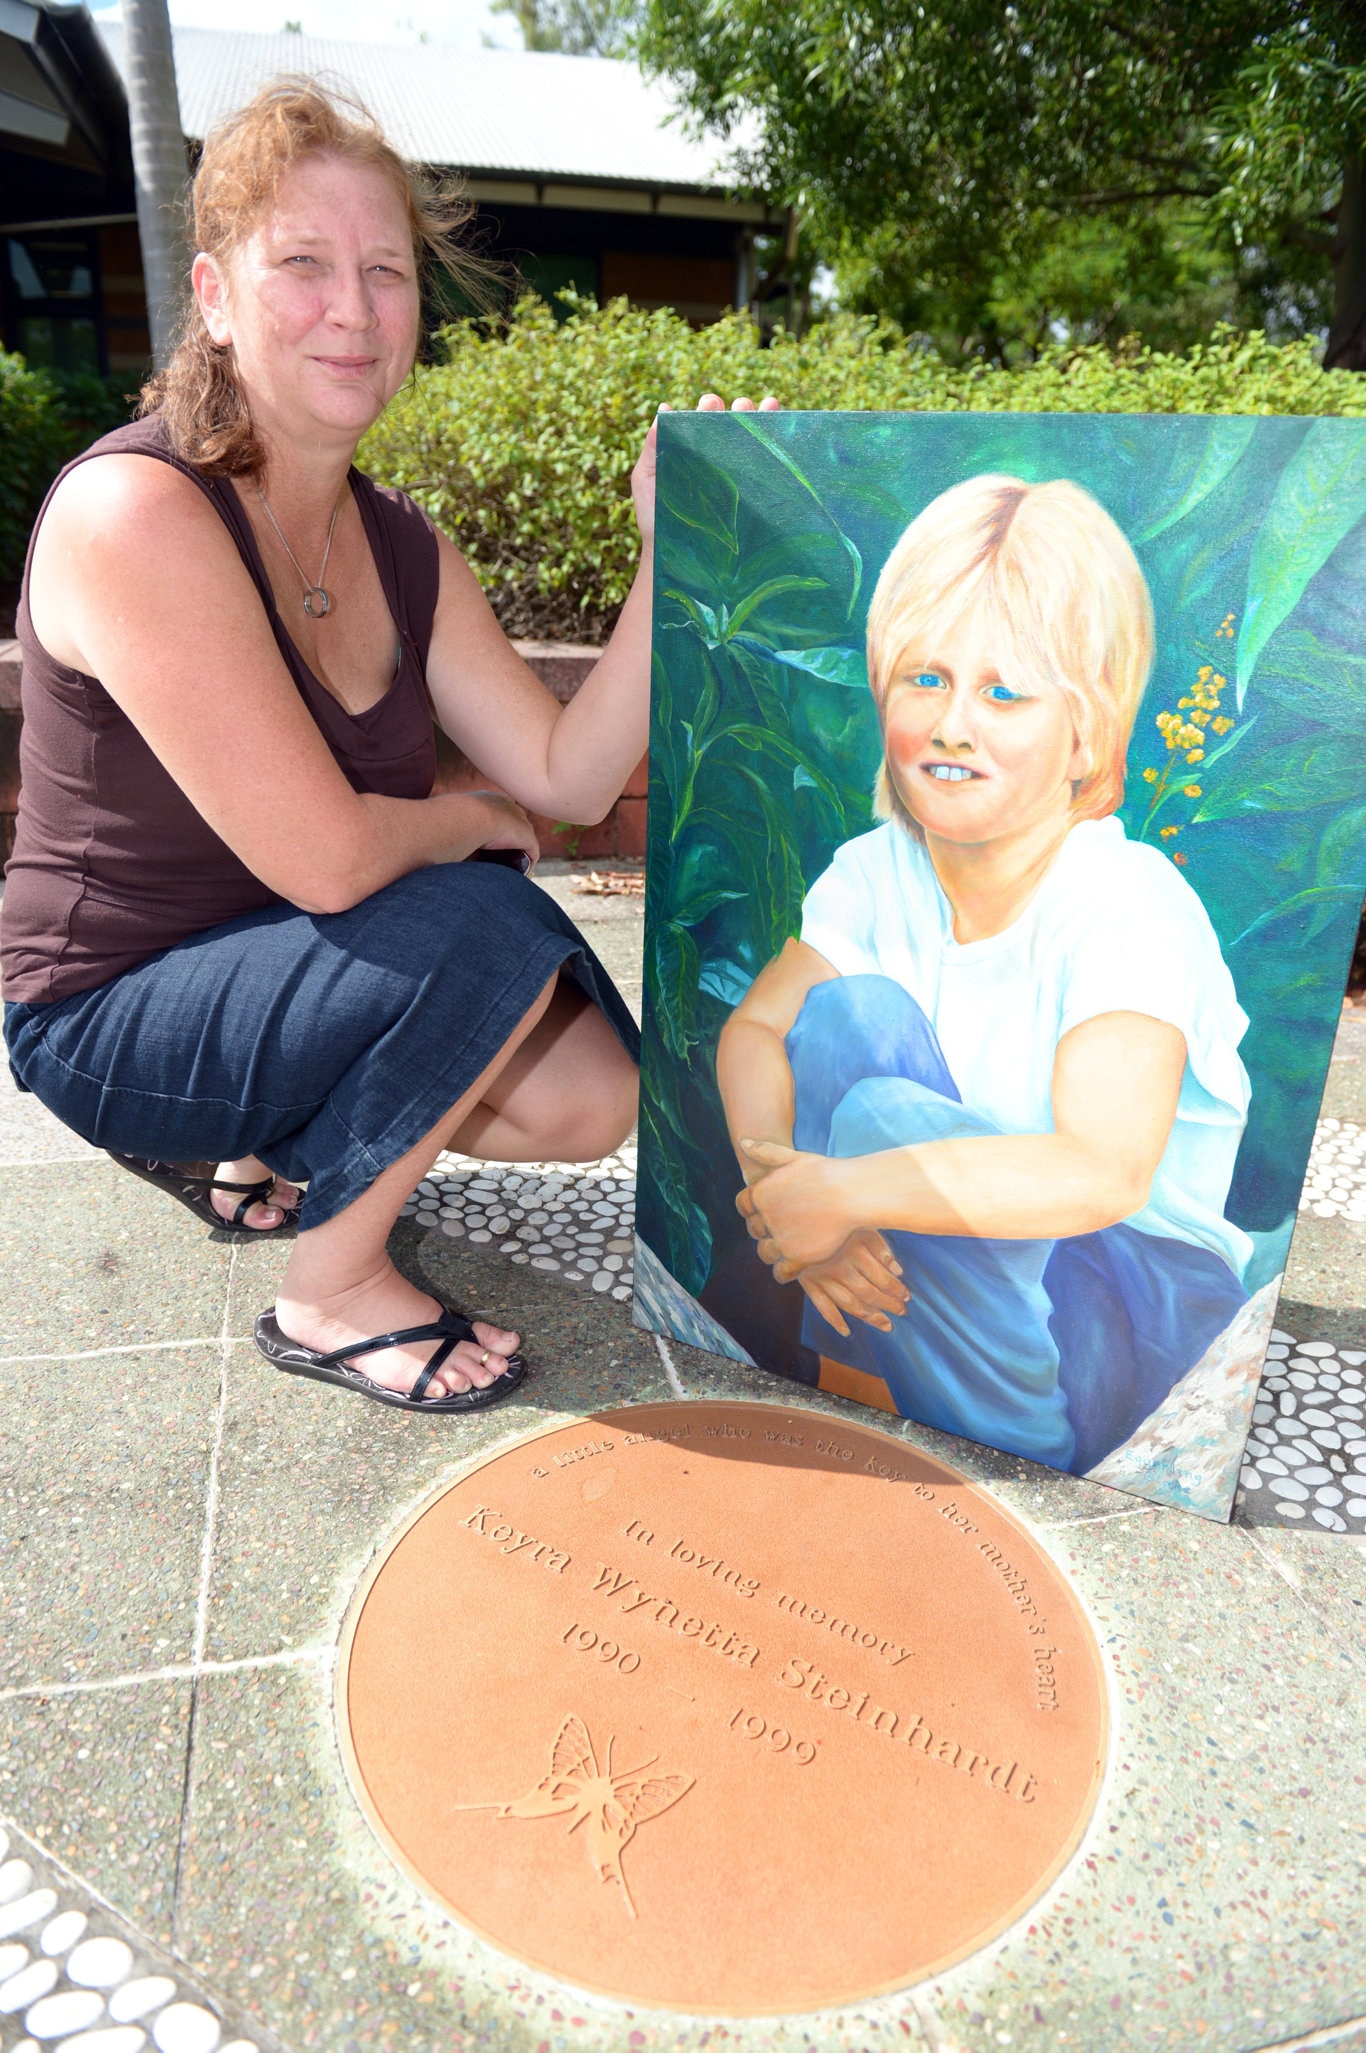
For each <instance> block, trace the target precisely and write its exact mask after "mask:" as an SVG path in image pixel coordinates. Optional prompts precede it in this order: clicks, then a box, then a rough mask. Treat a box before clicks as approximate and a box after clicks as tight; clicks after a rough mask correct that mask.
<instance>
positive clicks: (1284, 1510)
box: [1276, 1497, 1304, 1518]
mask: <svg viewBox="0 0 1366 2053" xmlns="http://www.w3.org/2000/svg"><path fill="white" fill-rule="evenodd" d="M1276 1513H1277V1516H1278V1517H1279V1518H1303V1517H1304V1506H1303V1505H1302V1504H1292V1503H1291V1502H1290V1500H1289V1498H1287V1497H1278V1498H1277V1499H1276Z"/></svg>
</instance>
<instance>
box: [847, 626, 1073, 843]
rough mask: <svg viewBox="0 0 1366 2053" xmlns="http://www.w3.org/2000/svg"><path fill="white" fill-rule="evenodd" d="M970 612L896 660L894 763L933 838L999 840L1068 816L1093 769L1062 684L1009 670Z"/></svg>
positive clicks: (891, 717) (889, 735)
mask: <svg viewBox="0 0 1366 2053" xmlns="http://www.w3.org/2000/svg"><path fill="white" fill-rule="evenodd" d="M997 653H998V648H997V645H996V643H995V641H994V638H993V637H992V636H991V634H990V630H989V629H988V628H987V627H986V626H985V625H981V626H979V625H978V624H977V623H976V622H975V621H974V619H973V618H972V616H971V615H968V616H965V617H964V618H963V619H962V620H960V621H959V622H958V623H957V624H956V625H955V626H954V627H953V628H952V629H950V630H949V631H947V632H945V633H941V634H940V635H939V637H938V639H937V641H936V642H935V644H934V646H933V648H932V649H927V650H925V651H924V652H923V653H917V654H916V655H915V656H914V657H912V658H910V659H908V661H907V662H906V663H904V664H902V665H899V666H898V668H897V670H896V671H895V673H894V674H893V677H892V680H891V682H890V684H889V686H888V689H887V702H886V709H885V729H886V750H887V768H888V772H889V774H890V776H891V778H892V781H893V783H894V784H895V786H896V789H897V791H898V793H899V794H900V797H901V801H902V803H903V805H904V806H905V807H906V809H907V811H908V812H909V813H910V814H911V815H912V817H913V818H914V819H916V820H917V821H919V823H920V825H921V826H922V827H923V828H924V830H925V832H926V834H927V835H929V836H937V837H938V838H940V839H941V840H944V841H953V842H962V843H973V842H987V841H995V840H998V839H999V838H1001V837H1002V836H1003V835H1010V834H1015V833H1021V832H1026V831H1028V830H1029V829H1031V828H1033V827H1036V826H1038V825H1040V824H1042V823H1044V822H1045V821H1047V820H1049V819H1052V818H1055V817H1056V818H1057V819H1058V820H1059V821H1062V820H1063V819H1065V817H1066V815H1067V812H1068V810H1069V808H1070V806H1071V802H1072V785H1073V782H1074V780H1075V779H1077V778H1079V777H1083V776H1085V775H1086V772H1087V770H1088V768H1089V767H1090V766H1089V764H1088V762H1087V759H1086V755H1085V751H1084V750H1083V749H1082V748H1081V746H1080V744H1079V743H1078V741H1077V738H1076V734H1075V732H1074V731H1073V727H1072V714H1071V710H1070V708H1069V706H1068V703H1067V700H1066V699H1065V698H1064V697H1063V694H1062V693H1061V691H1059V690H1058V688H1057V686H1056V685H1051V684H1034V683H1031V684H1029V685H1028V686H1027V687H1026V685H1025V684H1024V683H1023V682H1022V681H1018V680H1014V681H1012V680H1010V679H1008V678H1006V677H1003V676H1002V674H1001V671H1000V670H999V669H998V667H997Z"/></svg>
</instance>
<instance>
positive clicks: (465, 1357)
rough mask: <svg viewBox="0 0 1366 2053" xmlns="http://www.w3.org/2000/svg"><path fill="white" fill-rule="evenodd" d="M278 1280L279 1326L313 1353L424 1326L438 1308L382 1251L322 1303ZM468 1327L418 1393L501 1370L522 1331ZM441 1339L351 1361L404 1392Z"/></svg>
mask: <svg viewBox="0 0 1366 2053" xmlns="http://www.w3.org/2000/svg"><path fill="white" fill-rule="evenodd" d="M308 1237H309V1236H307V1235H305V1236H304V1238H305V1239H307V1238H308ZM285 1282H286V1287H285V1288H284V1289H282V1290H281V1292H280V1295H279V1296H278V1297H277V1298H276V1300H275V1317H276V1320H277V1322H278V1324H279V1328H280V1331H281V1332H282V1333H283V1334H284V1335H285V1336H286V1337H287V1338H288V1339H290V1340H295V1341H297V1342H298V1343H299V1345H300V1346H301V1347H311V1348H314V1349H315V1350H316V1351H317V1352H318V1353H319V1354H330V1353H331V1352H332V1351H333V1350H334V1349H335V1348H338V1347H346V1346H347V1345H348V1344H350V1343H352V1342H355V1341H359V1340H370V1339H373V1338H374V1336H375V1335H376V1334H377V1333H395V1332H398V1331H400V1330H401V1329H402V1328H403V1327H405V1326H426V1325H429V1324H430V1323H431V1321H432V1320H433V1319H436V1318H439V1317H440V1314H441V1308H440V1306H439V1305H438V1304H437V1302H436V1300H435V1298H431V1297H428V1296H426V1294H425V1293H424V1292H423V1291H420V1290H419V1289H418V1288H417V1287H416V1285H415V1284H412V1283H409V1282H408V1281H407V1279H406V1277H403V1276H400V1275H399V1273H398V1271H397V1269H395V1268H394V1266H393V1264H392V1263H391V1262H390V1261H389V1260H388V1258H387V1256H386V1257H385V1260H384V1266H383V1269H382V1270H381V1271H380V1273H378V1274H377V1275H376V1276H374V1277H373V1278H372V1279H370V1280H368V1281H367V1282H366V1283H364V1284H363V1285H360V1286H358V1287H357V1288H355V1289H353V1290H350V1291H346V1292H342V1293H338V1295H337V1296H335V1297H332V1298H328V1299H327V1300H325V1301H323V1302H316V1301H312V1302H305V1301H304V1300H303V1299H301V1298H297V1297H291V1296H290V1295H288V1278H286V1279H285ZM474 1331H475V1334H476V1336H477V1338H476V1340H473V1341H470V1340H462V1341H460V1342H459V1344H458V1345H457V1346H456V1347H455V1348H453V1349H452V1351H451V1353H450V1354H448V1355H447V1357H446V1359H445V1361H444V1363H443V1364H442V1366H441V1368H440V1369H439V1370H438V1371H437V1373H436V1375H435V1376H433V1378H432V1380H431V1382H430V1383H429V1384H428V1385H427V1389H426V1391H425V1392H424V1393H423V1394H424V1396H429V1397H442V1396H446V1395H451V1396H454V1395H457V1394H458V1393H459V1392H460V1391H462V1390H469V1389H471V1388H473V1389H478V1390H484V1389H487V1388H488V1386H489V1384H490V1383H496V1382H497V1380H498V1378H499V1377H500V1376H501V1375H502V1374H503V1373H504V1371H505V1370H506V1368H507V1365H508V1356H509V1355H511V1354H514V1353H515V1352H516V1349H517V1345H518V1342H519V1339H520V1337H521V1336H520V1335H519V1334H517V1333H511V1332H508V1331H506V1330H505V1329H504V1328H503V1327H501V1326H488V1325H484V1324H483V1323H482V1322H476V1324H475V1328H474ZM440 1345H441V1343H440V1341H437V1340H419V1341H415V1342H414V1343H413V1344H412V1345H411V1346H408V1347H386V1348H385V1349H384V1350H383V1351H382V1352H377V1353H375V1354H363V1355H360V1356H359V1357H358V1358H357V1360H356V1361H355V1362H354V1363H353V1364H352V1365H351V1366H353V1367H354V1368H356V1369H358V1370H359V1372H360V1373H361V1375H363V1376H368V1377H369V1378H370V1381H371V1382H372V1383H378V1384H380V1385H381V1386H382V1387H383V1388H384V1389H386V1390H402V1391H404V1392H405V1393H406V1392H407V1391H409V1390H411V1389H412V1387H413V1384H414V1383H415V1382H416V1381H417V1379H418V1377H419V1375H420V1374H421V1373H422V1371H423V1369H424V1368H425V1367H426V1366H427V1363H428V1361H429V1360H430V1358H431V1356H432V1355H433V1354H434V1353H435V1351H436V1349H437V1348H438V1347H439V1346H440ZM483 1357H486V1359H485V1358H483Z"/></svg>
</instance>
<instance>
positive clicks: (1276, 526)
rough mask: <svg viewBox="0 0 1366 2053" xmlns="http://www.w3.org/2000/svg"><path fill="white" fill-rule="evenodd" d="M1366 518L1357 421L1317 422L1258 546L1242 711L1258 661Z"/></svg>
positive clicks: (1289, 469)
mask: <svg viewBox="0 0 1366 2053" xmlns="http://www.w3.org/2000/svg"><path fill="white" fill-rule="evenodd" d="M1363 514H1366V444H1364V443H1363V441H1362V432H1361V428H1360V426H1359V424H1358V423H1357V422H1356V421H1344V420H1317V421H1315V422H1314V424H1313V426H1312V427H1311V428H1310V429H1309V432H1308V433H1307V434H1306V436H1305V437H1304V440H1303V441H1302V442H1301V443H1300V444H1299V446H1298V447H1297V448H1296V450H1295V452H1294V454H1293V455H1292V456H1291V458H1290V460H1289V462H1288V463H1287V464H1286V466H1285V469H1284V470H1283V471H1282V472H1281V474H1280V477H1279V478H1278V479H1277V481H1276V490H1275V493H1274V495H1273V497H1272V501H1271V506H1270V508H1269V510H1268V512H1267V516H1266V519H1265V520H1264V521H1263V522H1262V525H1261V527H1260V528H1259V529H1258V531H1257V539H1256V541H1255V542H1254V543H1253V545H1252V560H1251V562H1250V563H1249V565H1248V573H1247V603H1246V606H1245V607H1244V609H1243V618H1242V622H1241V624H1240V626H1239V629H1238V671H1237V682H1238V706H1239V710H1241V708H1242V704H1243V700H1244V698H1245V697H1246V695H1247V687H1248V684H1249V682H1250V681H1251V678H1252V673H1253V671H1254V670H1255V669H1256V667H1257V658H1258V657H1259V656H1260V655H1261V653H1262V650H1263V649H1264V648H1265V647H1266V645H1267V643H1268V642H1269V641H1270V639H1271V637H1272V635H1273V634H1274V633H1275V632H1276V629H1277V628H1278V627H1279V626H1280V625H1281V622H1282V621H1283V620H1285V619H1287V618H1288V617H1289V615H1290V613H1291V612H1292V611H1293V609H1294V608H1295V606H1296V605H1298V603H1299V601H1300V598H1301V597H1302V595H1303V593H1304V590H1305V587H1306V586H1307V585H1308V583H1309V581H1310V579H1311V578H1312V577H1314V576H1315V575H1316V574H1317V573H1318V572H1319V571H1320V570H1322V568H1323V566H1324V564H1325V563H1326V562H1327V561H1328V558H1329V557H1330V556H1331V555H1332V553H1333V551H1334V549H1336V548H1337V546H1338V543H1339V542H1341V541H1342V540H1343V539H1344V537H1345V536H1347V535H1348V534H1350V532H1351V530H1352V529H1353V528H1354V527H1355V526H1356V524H1357V522H1358V521H1359V520H1360V519H1361V517H1362V515H1363Z"/></svg>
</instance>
